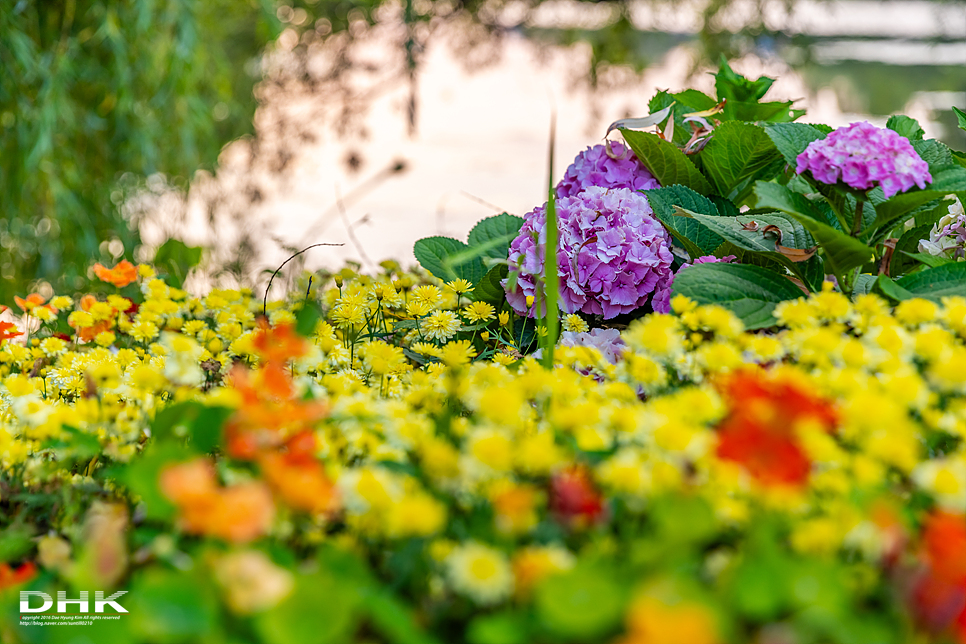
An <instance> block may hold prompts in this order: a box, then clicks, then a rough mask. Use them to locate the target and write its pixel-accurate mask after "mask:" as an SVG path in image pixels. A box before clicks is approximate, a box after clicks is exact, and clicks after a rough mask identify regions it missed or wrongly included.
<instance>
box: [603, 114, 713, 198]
mask: <svg viewBox="0 0 966 644" xmlns="http://www.w3.org/2000/svg"><path fill="white" fill-rule="evenodd" d="M621 134H622V135H623V137H624V140H625V141H626V142H627V145H628V146H630V148H631V150H633V151H634V154H636V155H637V158H638V159H640V161H641V163H643V164H644V165H645V167H647V169H648V170H649V171H650V172H651V174H653V175H654V178H655V179H657V180H658V183H660V184H661V185H662V186H671V185H674V184H681V185H682V186H685V187H687V188H691V189H692V190H694V191H695V192H698V193H700V194H702V195H707V194H709V193H710V192H711V184H709V183H708V180H707V179H705V178H704V175H702V174H701V173H700V172H699V171H698V169H697V168H696V167H695V165H694V163H692V162H691V159H689V158H688V157H687V156H685V154H684V153H683V152H681V151H680V150H679V149H677V147H675V145H674V144H673V143H671V142H669V141H664V140H662V139H661V138H660V137H658V136H657V135H656V134H650V133H648V132H635V131H634V130H621Z"/></svg>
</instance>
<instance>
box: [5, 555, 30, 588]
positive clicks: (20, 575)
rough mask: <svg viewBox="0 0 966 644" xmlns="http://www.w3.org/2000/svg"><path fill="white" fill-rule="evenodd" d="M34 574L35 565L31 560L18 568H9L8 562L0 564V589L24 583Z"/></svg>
mask: <svg viewBox="0 0 966 644" xmlns="http://www.w3.org/2000/svg"><path fill="white" fill-rule="evenodd" d="M36 575H37V566H36V565H34V563H33V562H32V561H28V562H27V563H25V564H23V565H22V566H20V567H19V568H11V567H10V564H5V563H4V564H0V590H6V589H7V588H13V587H14V586H19V585H20V584H25V583H27V582H28V581H30V580H31V579H33V578H34V577H35V576H36Z"/></svg>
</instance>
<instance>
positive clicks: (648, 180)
mask: <svg viewBox="0 0 966 644" xmlns="http://www.w3.org/2000/svg"><path fill="white" fill-rule="evenodd" d="M612 152H613V156H611V155H609V154H607V148H606V147H605V146H603V145H595V146H593V147H589V148H587V149H586V150H584V151H583V152H581V153H580V154H578V155H577V158H575V159H574V162H573V163H571V164H570V166H569V167H568V168H567V171H566V172H565V173H564V176H563V179H561V180H560V183H558V184H557V188H556V191H557V198H558V199H560V198H563V197H574V196H576V195H578V194H580V193H581V192H583V191H584V190H585V189H587V188H589V187H591V186H598V187H600V188H627V189H628V190H632V191H635V192H637V191H639V190H654V189H657V188H660V187H661V184H659V183H658V182H657V179H655V178H654V177H653V175H651V173H650V172H648V170H647V168H645V167H644V164H643V163H641V162H640V160H639V159H638V158H637V157H636V156H635V155H634V153H633V152H631V151H630V150H629V149H626V148H625V147H624V146H623V144H621V143H613V144H612Z"/></svg>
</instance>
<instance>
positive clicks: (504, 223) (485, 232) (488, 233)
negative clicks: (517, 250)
mask: <svg viewBox="0 0 966 644" xmlns="http://www.w3.org/2000/svg"><path fill="white" fill-rule="evenodd" d="M522 227H523V217H517V216H516V215H508V214H507V213H503V214H502V215H495V216H493V217H487V218H486V219H484V220H482V221H480V222H479V223H478V224H476V225H475V226H473V230H471V231H470V236H469V240H468V243H469V246H470V247H474V246H482V247H485V248H486V250H485V252H484V253H483V256H484V257H491V258H493V259H504V260H505V259H506V258H507V255H508V254H509V249H510V242H512V241H513V239H514V238H515V237H516V236H517V234H518V233H519V232H520V228H522Z"/></svg>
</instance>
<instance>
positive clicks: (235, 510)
mask: <svg viewBox="0 0 966 644" xmlns="http://www.w3.org/2000/svg"><path fill="white" fill-rule="evenodd" d="M159 483H160V487H161V492H162V493H163V494H164V495H165V496H166V497H168V499H170V500H171V501H172V502H174V504H175V505H177V506H178V510H179V512H180V517H179V519H180V523H181V525H182V527H183V528H184V529H185V530H186V531H188V532H193V533H196V534H204V535H208V536H212V537H219V538H221V539H225V540H226V541H233V542H236V543H242V542H246V541H251V540H253V539H257V538H258V537H260V536H262V535H263V534H265V533H266V532H267V531H268V529H269V527H270V526H271V523H272V517H273V516H274V514H275V506H274V504H273V503H272V495H271V492H270V491H269V490H268V488H267V487H266V486H265V485H264V484H262V483H258V482H252V483H240V484H238V485H232V486H229V487H224V488H223V487H219V486H218V483H217V481H216V479H215V469H214V467H212V465H211V463H210V462H209V461H207V460H205V459H200V458H199V459H195V460H193V461H189V462H187V463H181V464H178V465H171V466H168V467H165V468H164V469H163V470H162V471H161V478H160V482H159Z"/></svg>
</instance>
